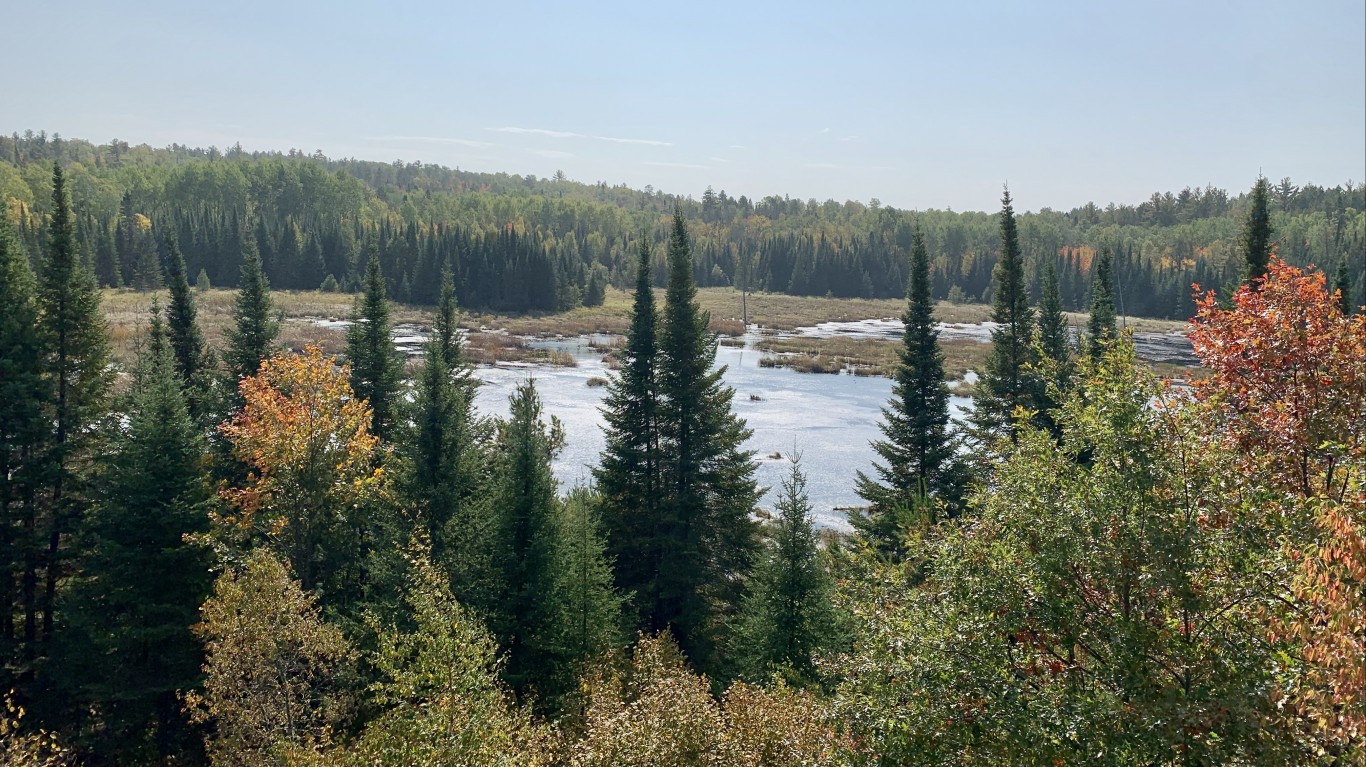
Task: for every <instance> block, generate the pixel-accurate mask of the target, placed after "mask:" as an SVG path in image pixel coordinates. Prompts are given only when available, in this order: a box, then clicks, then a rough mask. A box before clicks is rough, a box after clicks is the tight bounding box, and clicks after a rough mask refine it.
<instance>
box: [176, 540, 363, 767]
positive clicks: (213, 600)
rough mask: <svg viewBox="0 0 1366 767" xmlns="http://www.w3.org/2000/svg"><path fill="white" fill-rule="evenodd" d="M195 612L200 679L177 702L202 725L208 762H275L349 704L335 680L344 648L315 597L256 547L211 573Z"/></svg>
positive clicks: (221, 766)
mask: <svg viewBox="0 0 1366 767" xmlns="http://www.w3.org/2000/svg"><path fill="white" fill-rule="evenodd" d="M201 615H202V617H203V620H202V621H201V622H200V623H199V624H198V625H197V626H196V627H195V632H196V633H197V634H198V635H199V636H200V638H201V639H203V641H204V652H205V661H204V684H203V687H202V688H201V690H199V691H196V692H192V693H191V694H190V695H189V697H188V701H187V705H188V707H189V710H190V713H191V716H192V718H193V719H194V721H196V722H201V723H204V724H206V725H208V726H209V727H210V730H209V732H210V733H211V734H210V735H209V736H208V738H207V740H206V746H207V748H208V754H209V763H210V764H211V765H213V767H258V766H260V765H272V766H275V765H285V764H289V763H291V762H292V761H293V760H294V759H295V758H297V756H298V755H299V754H301V753H307V752H310V751H315V750H317V749H320V748H322V747H325V746H326V745H327V744H328V743H329V742H330V741H331V740H332V728H333V726H335V725H336V724H338V723H339V722H341V721H342V720H343V718H344V717H345V715H346V714H347V711H348V710H349V708H350V705H351V701H350V700H349V698H350V695H349V694H348V691H347V690H346V686H345V684H344V681H343V680H344V678H345V675H346V673H347V668H348V666H349V665H350V663H351V661H352V656H353V652H352V650H351V648H350V647H349V646H348V645H347V642H346V639H345V638H344V637H343V636H342V633H341V632H340V631H338V630H337V629H336V628H334V627H332V626H329V625H327V624H326V623H324V622H323V621H322V618H321V616H320V615H319V609H318V605H317V600H316V597H314V596H312V595H310V594H308V593H306V592H305V591H304V590H303V589H301V588H300V587H299V583H298V582H297V581H295V580H293V579H292V577H291V576H290V573H289V570H288V569H287V568H286V566H285V565H283V564H281V563H280V562H279V561H278V560H276V559H275V558H273V557H272V556H271V555H270V554H268V553H266V552H265V551H262V550H257V551H255V552H253V553H252V554H251V555H250V557H249V558H248V559H247V561H246V564H245V567H244V568H243V569H242V570H241V571H240V572H238V571H234V570H229V571H228V572H225V573H224V574H223V575H221V576H219V578H218V580H217V581H215V582H214V588H213V596H211V597H210V598H209V599H208V601H206V602H205V603H204V607H203V609H202V610H201Z"/></svg>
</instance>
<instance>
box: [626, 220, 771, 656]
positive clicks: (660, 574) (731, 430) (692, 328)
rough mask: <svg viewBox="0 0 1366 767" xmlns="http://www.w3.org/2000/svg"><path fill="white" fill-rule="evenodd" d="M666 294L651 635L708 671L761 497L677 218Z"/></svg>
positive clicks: (747, 562) (736, 590)
mask: <svg viewBox="0 0 1366 767" xmlns="http://www.w3.org/2000/svg"><path fill="white" fill-rule="evenodd" d="M668 256H669V257H668V265H669V287H668V292H667V293H666V295H665V300H664V322H663V329H662V333H661V334H660V343H659V354H660V361H659V367H658V371H659V379H658V380H659V384H658V385H659V389H658V391H659V396H660V410H659V425H660V427H659V433H660V440H659V444H660V445H661V447H662V450H661V453H662V455H663V456H664V457H665V460H664V463H663V471H662V472H661V474H662V479H663V484H662V488H663V491H664V495H665V500H664V502H663V504H662V509H663V511H664V515H663V519H662V524H663V530H662V533H663V534H662V536H661V537H662V541H661V544H662V545H661V550H660V560H659V568H658V571H657V575H656V576H655V577H656V578H657V579H658V580H657V586H656V589H655V591H654V596H655V604H654V606H653V609H652V610H651V621H650V626H651V627H652V628H653V629H656V630H659V629H663V628H669V629H671V630H672V631H673V632H674V633H675V634H676V636H677V637H678V641H679V645H680V646H681V647H682V648H683V651H684V652H685V653H687V655H688V657H689V658H691V659H692V660H693V661H694V662H695V663H697V664H699V666H701V667H702V668H707V667H708V666H709V665H710V663H711V662H712V661H713V660H714V659H713V657H712V654H713V652H714V649H715V643H716V640H717V637H716V633H717V629H718V627H719V626H720V625H722V624H723V622H724V620H725V618H726V617H727V616H728V615H731V614H733V613H734V611H735V609H736V608H738V606H739V602H740V598H741V596H742V594H741V584H740V581H739V579H737V578H735V577H734V575H735V574H736V573H745V572H748V571H749V569H750V566H751V563H752V561H753V556H754V553H755V550H756V546H757V535H756V532H757V531H756V527H755V525H754V522H753V521H752V520H751V519H750V514H751V512H752V511H753V509H754V506H755V504H756V503H757V502H758V499H759V495H760V491H759V488H758V486H757V484H756V483H755V480H754V468H755V467H754V461H753V454H752V453H750V452H748V451H746V450H745V449H744V447H743V445H744V442H745V440H746V439H748V438H749V436H750V434H751V432H750V430H749V429H748V428H746V426H745V424H744V421H742V420H740V419H739V418H738V417H736V415H735V414H734V413H733V412H732V411H731V407H730V405H731V398H732V397H733V396H734V394H735V392H734V390H732V389H731V388H729V387H727V386H725V385H724V384H723V383H722V380H721V376H722V374H723V372H724V369H723V368H716V369H713V367H712V366H713V364H714V363H715V360H716V340H715V338H713V337H712V336H711V335H710V334H709V333H708V332H707V321H708V317H707V315H706V314H705V313H704V312H703V311H702V310H701V309H700V308H699V307H698V305H697V287H696V285H695V283H694V282H693V273H692V248H691V245H690V243H689V240H688V234H687V229H686V227H685V226H684V222H683V216H682V214H681V213H675V214H674V220H673V229H672V233H671V235H670V237H669V254H668Z"/></svg>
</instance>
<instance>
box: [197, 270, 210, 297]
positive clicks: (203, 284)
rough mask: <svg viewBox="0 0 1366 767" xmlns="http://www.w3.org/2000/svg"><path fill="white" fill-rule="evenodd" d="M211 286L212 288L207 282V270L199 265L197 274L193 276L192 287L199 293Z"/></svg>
mask: <svg viewBox="0 0 1366 767" xmlns="http://www.w3.org/2000/svg"><path fill="white" fill-rule="evenodd" d="M211 288H213V285H211V284H210V283H209V272H208V270H207V269H204V268H203V267H200V269H199V274H198V276H196V277H195V278H194V289H195V290H197V291H199V292H200V293H205V292H207V291H208V290H210V289H211Z"/></svg>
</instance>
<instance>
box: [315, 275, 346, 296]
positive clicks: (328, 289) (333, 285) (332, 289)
mask: <svg viewBox="0 0 1366 767" xmlns="http://www.w3.org/2000/svg"><path fill="white" fill-rule="evenodd" d="M318 290H321V291H322V292H324V293H340V292H341V285H340V284H338V283H337V278H336V277H333V276H332V275H331V274H329V275H327V276H326V277H324V278H323V284H322V285H321V286H319V288H318Z"/></svg>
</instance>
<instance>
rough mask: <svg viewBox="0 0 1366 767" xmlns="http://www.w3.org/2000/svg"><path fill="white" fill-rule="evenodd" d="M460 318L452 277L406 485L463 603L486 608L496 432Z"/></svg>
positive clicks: (425, 372) (428, 355)
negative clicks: (492, 436)
mask: <svg viewBox="0 0 1366 767" xmlns="http://www.w3.org/2000/svg"><path fill="white" fill-rule="evenodd" d="M456 321H457V320H456V305H455V289H454V286H453V285H452V283H451V280H450V275H449V274H447V275H445V281H444V285H443V286H442V290H441V304H440V306H439V308H438V309H437V313H436V321H435V323H434V327H433V330H432V336H431V338H430V339H428V341H427V345H426V350H425V352H424V355H423V357H424V360H425V362H424V364H423V367H422V373H421V374H420V375H419V376H418V380H417V391H416V393H415V394H416V396H415V402H414V416H415V417H414V425H415V429H414V433H413V438H412V440H411V441H410V442H409V445H410V447H409V449H408V451H409V464H410V466H411V471H410V476H409V478H408V479H409V481H408V486H407V490H408V496H409V502H410V506H411V507H412V508H416V509H420V510H421V516H422V521H423V523H424V524H425V527H426V528H427V535H428V536H429V538H430V541H431V547H432V556H433V558H434V560H435V561H436V562H437V563H438V564H440V565H441V567H442V569H443V571H445V572H447V573H449V574H450V576H451V579H452V581H451V582H452V584H453V587H454V588H456V589H457V593H458V595H459V597H460V599H461V600H463V601H465V602H466V603H467V604H469V605H470V606H472V607H479V608H484V607H487V606H488V599H486V598H481V595H483V596H486V595H487V584H488V583H489V581H490V578H489V575H490V572H489V571H490V559H489V555H490V552H489V545H490V540H491V535H492V531H491V530H490V529H488V516H489V515H488V514H487V509H486V508H485V505H484V504H483V498H482V496H483V490H484V489H485V488H484V481H485V477H484V472H485V465H486V461H487V459H488V457H489V456H488V453H487V442H488V439H489V435H488V433H487V432H488V430H487V428H485V427H484V426H483V425H482V422H481V421H480V420H479V419H478V418H477V417H476V415H475V412H474V392H475V389H476V387H477V386H478V384H479V382H478V380H477V379H475V378H474V376H473V375H472V373H471V371H470V368H469V366H468V365H467V364H466V362H465V360H464V352H463V347H462V343H461V340H460V334H459V329H458V328H457V326H456Z"/></svg>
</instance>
